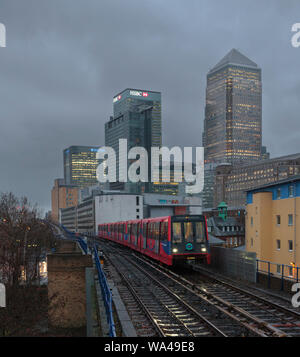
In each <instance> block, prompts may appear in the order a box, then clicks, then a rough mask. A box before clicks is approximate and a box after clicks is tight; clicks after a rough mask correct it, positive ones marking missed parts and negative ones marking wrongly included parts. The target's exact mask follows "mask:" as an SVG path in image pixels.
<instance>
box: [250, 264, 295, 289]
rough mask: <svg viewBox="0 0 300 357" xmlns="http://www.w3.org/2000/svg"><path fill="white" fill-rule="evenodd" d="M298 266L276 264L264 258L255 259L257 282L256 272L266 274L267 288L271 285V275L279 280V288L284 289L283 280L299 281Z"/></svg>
mask: <svg viewBox="0 0 300 357" xmlns="http://www.w3.org/2000/svg"><path fill="white" fill-rule="evenodd" d="M299 269H300V267H298V266H295V265H286V264H276V263H272V262H269V261H266V260H259V259H257V260H256V272H257V279H256V280H257V282H259V275H258V273H263V274H266V275H267V277H268V288H270V286H271V277H276V278H278V279H280V280H281V286H280V290H282V291H283V290H284V281H291V282H295V283H298V281H300V270H299Z"/></svg>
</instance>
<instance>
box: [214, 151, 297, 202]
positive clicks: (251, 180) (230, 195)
mask: <svg viewBox="0 0 300 357" xmlns="http://www.w3.org/2000/svg"><path fill="white" fill-rule="evenodd" d="M299 174H300V153H298V154H293V155H287V156H281V157H278V158H273V159H269V160H261V161H258V162H256V163H253V164H249V165H244V166H233V165H230V164H226V165H219V166H218V167H217V168H216V173H215V184H214V206H217V205H218V204H219V203H220V202H221V201H225V202H226V203H227V204H228V205H229V206H231V207H245V205H246V191H247V190H250V189H252V188H254V187H257V186H260V185H266V184H274V183H276V182H278V181H280V180H283V179H287V178H290V177H293V176H296V175H299Z"/></svg>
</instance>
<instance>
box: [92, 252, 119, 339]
mask: <svg viewBox="0 0 300 357" xmlns="http://www.w3.org/2000/svg"><path fill="white" fill-rule="evenodd" d="M94 259H95V264H96V268H97V273H98V279H99V283H100V287H101V291H102V296H103V301H104V306H105V310H106V317H107V323H108V325H109V336H110V337H116V329H115V323H114V318H113V310H112V295H111V291H110V288H109V285H108V283H107V280H106V276H105V274H104V271H103V269H102V267H101V263H100V259H99V256H98V250H97V246H96V245H95V246H94Z"/></svg>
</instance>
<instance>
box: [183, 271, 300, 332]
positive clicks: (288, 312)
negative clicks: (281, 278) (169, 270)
mask: <svg viewBox="0 0 300 357" xmlns="http://www.w3.org/2000/svg"><path fill="white" fill-rule="evenodd" d="M199 272H200V274H201V275H200V276H199ZM183 276H185V278H188V274H185V275H183ZM187 280H188V281H190V283H192V284H196V286H197V288H199V289H201V290H202V291H206V292H208V293H210V294H213V295H215V296H217V297H219V298H221V299H226V300H227V301H229V302H230V303H231V304H232V305H234V306H237V307H239V308H242V309H244V310H245V311H247V312H248V313H250V314H252V315H253V316H255V317H257V318H259V319H261V320H263V321H264V322H265V323H267V324H268V325H270V326H271V327H274V328H276V329H279V330H280V331H282V333H283V334H285V335H286V336H291V337H299V336H300V313H299V310H297V309H296V308H293V307H291V302H290V301H288V300H286V299H284V298H282V297H278V296H274V295H272V294H263V293H262V292H261V291H258V290H256V289H251V288H250V287H245V288H242V287H239V286H237V284H236V283H234V282H230V281H226V280H224V279H222V278H217V277H216V276H213V274H212V273H211V272H208V271H207V270H206V269H205V270H201V268H200V270H199V269H197V274H195V275H192V277H191V276H190V277H189V278H188V279H187Z"/></svg>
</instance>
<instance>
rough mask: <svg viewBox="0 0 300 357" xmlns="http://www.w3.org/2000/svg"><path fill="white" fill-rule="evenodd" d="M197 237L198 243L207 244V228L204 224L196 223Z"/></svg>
mask: <svg viewBox="0 0 300 357" xmlns="http://www.w3.org/2000/svg"><path fill="white" fill-rule="evenodd" d="M195 235H196V242H197V243H203V242H205V228H204V223H203V222H195Z"/></svg>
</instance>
